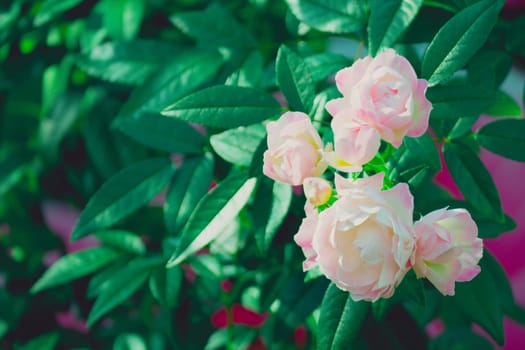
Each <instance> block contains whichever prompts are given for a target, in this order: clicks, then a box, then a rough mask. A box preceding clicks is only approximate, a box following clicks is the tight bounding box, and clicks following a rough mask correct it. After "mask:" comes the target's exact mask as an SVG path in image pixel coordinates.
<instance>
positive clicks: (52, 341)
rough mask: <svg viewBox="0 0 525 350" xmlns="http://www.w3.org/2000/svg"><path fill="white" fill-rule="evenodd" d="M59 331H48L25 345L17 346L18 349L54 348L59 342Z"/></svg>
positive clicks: (43, 349) (50, 349)
mask: <svg viewBox="0 0 525 350" xmlns="http://www.w3.org/2000/svg"><path fill="white" fill-rule="evenodd" d="M58 340H59V334H58V333H47V334H44V335H41V336H39V337H37V338H35V339H32V340H30V341H28V342H27V343H25V344H24V345H22V346H20V347H17V348H16V349H17V350H53V349H56V346H57V344H58Z"/></svg>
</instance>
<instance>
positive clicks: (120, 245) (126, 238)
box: [95, 230, 146, 255]
mask: <svg viewBox="0 0 525 350" xmlns="http://www.w3.org/2000/svg"><path fill="white" fill-rule="evenodd" d="M95 237H97V238H98V239H99V240H100V241H101V242H102V243H104V245H107V246H110V247H113V248H116V249H120V250H123V251H125V252H128V253H132V254H139V255H144V254H145V253H146V246H145V245H144V242H143V241H142V239H141V238H140V237H139V236H138V235H136V234H134V233H131V232H128V231H122V230H108V231H100V232H97V233H95Z"/></svg>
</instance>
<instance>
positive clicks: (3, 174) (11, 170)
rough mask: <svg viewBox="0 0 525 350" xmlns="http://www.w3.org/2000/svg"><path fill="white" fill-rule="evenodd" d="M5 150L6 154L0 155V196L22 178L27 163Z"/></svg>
mask: <svg viewBox="0 0 525 350" xmlns="http://www.w3.org/2000/svg"><path fill="white" fill-rule="evenodd" d="M13 153H14V152H6V156H5V157H2V156H1V155H0V198H2V197H3V196H4V195H5V194H6V193H7V192H8V191H9V190H10V189H11V188H12V187H13V186H15V185H16V184H17V183H18V182H19V181H20V180H22V178H23V176H24V174H25V173H26V171H27V170H28V169H27V164H24V163H23V159H20V156H19V155H17V154H13Z"/></svg>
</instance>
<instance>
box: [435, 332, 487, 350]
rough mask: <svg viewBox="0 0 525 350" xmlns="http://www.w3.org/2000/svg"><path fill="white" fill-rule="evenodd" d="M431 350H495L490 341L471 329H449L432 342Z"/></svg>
mask: <svg viewBox="0 0 525 350" xmlns="http://www.w3.org/2000/svg"><path fill="white" fill-rule="evenodd" d="M430 349H431V350H450V349H457V350H493V349H494V347H493V346H492V344H491V343H490V341H489V340H488V339H487V338H485V337H483V336H481V335H479V334H476V333H474V332H473V331H471V330H470V329H449V330H447V331H445V332H444V333H443V334H440V335H439V336H438V337H436V338H435V339H432V340H431V342H430Z"/></svg>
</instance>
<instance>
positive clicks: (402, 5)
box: [368, 0, 423, 56]
mask: <svg viewBox="0 0 525 350" xmlns="http://www.w3.org/2000/svg"><path fill="white" fill-rule="evenodd" d="M422 5H423V0H393V1H383V0H371V1H370V19H369V21H368V46H369V51H370V54H371V55H372V56H375V55H376V54H377V53H378V52H379V51H380V50H381V49H382V48H388V47H392V46H393V45H394V44H395V42H396V41H397V39H399V37H400V36H401V35H402V34H403V32H404V31H405V29H407V28H408V26H409V25H410V23H412V21H413V20H414V18H415V17H416V15H417V13H418V12H419V9H420V8H421V6H422Z"/></svg>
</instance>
